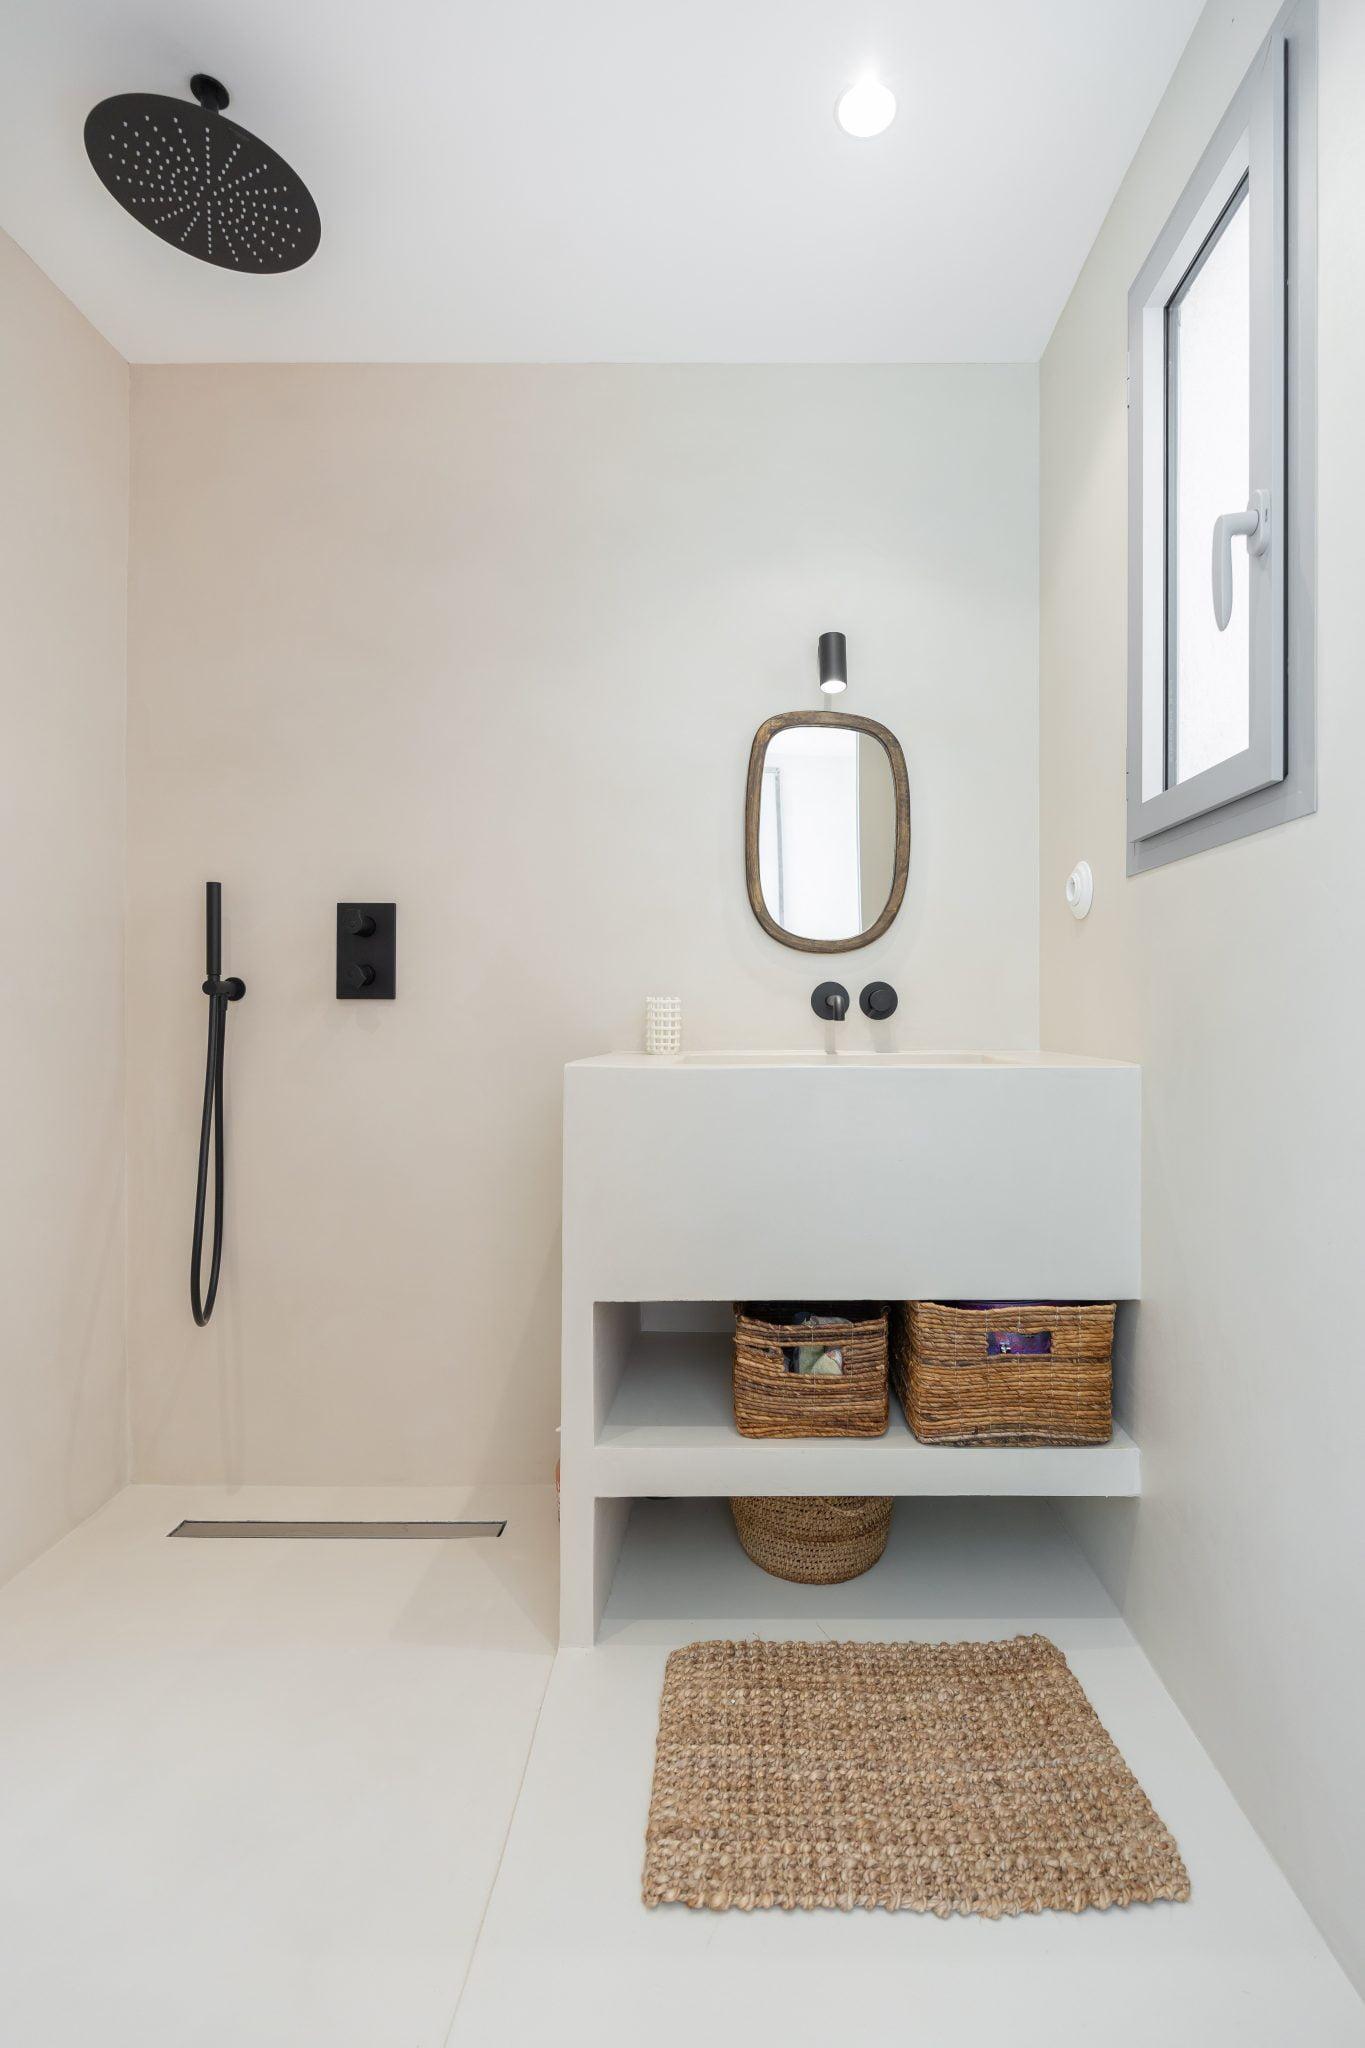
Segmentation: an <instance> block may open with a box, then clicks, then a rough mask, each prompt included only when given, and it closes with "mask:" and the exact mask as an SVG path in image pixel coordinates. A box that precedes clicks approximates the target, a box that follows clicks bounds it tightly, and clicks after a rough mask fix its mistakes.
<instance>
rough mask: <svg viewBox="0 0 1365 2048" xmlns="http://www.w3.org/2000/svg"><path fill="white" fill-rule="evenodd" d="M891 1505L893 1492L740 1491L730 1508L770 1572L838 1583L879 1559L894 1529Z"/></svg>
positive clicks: (745, 1542) (756, 1556) (744, 1539)
mask: <svg viewBox="0 0 1365 2048" xmlns="http://www.w3.org/2000/svg"><path fill="white" fill-rule="evenodd" d="M892 1505H893V1497H892V1496H891V1495H889V1494H887V1495H881V1494H870V1495H864V1494H851V1495H846V1494H813V1495H810V1496H797V1497H796V1498H793V1499H788V1498H783V1497H782V1496H779V1495H771V1494H736V1495H734V1496H733V1497H732V1499H731V1501H730V1512H731V1514H732V1515H733V1516H734V1518H735V1528H736V1529H737V1531H738V1532H739V1540H740V1542H741V1543H742V1544H743V1545H744V1548H745V1549H746V1550H747V1551H748V1553H749V1555H750V1557H751V1558H752V1559H753V1561H754V1563H755V1564H756V1565H761V1566H762V1568H763V1570H764V1571H765V1572H771V1573H772V1575H773V1577H774V1578H775V1579H795V1580H796V1581H798V1583H800V1584H801V1585H805V1586H834V1585H838V1584H839V1582H840V1581H841V1580H843V1579H856V1578H857V1577H858V1576H859V1574H860V1573H861V1572H865V1571H867V1570H869V1569H870V1567H871V1566H872V1565H874V1564H875V1563H876V1562H877V1559H878V1558H879V1557H880V1556H881V1554H882V1552H883V1551H884V1550H885V1548H886V1539H887V1536H888V1535H889V1534H890V1531H891V1509H892Z"/></svg>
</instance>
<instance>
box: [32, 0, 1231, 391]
mask: <svg viewBox="0 0 1365 2048" xmlns="http://www.w3.org/2000/svg"><path fill="white" fill-rule="evenodd" d="M1200 5H1201V0H932V4H931V0H4V4H3V5H2V6H0V226H3V227H4V228H5V229H7V230H8V231H9V233H10V234H12V235H13V236H14V237H15V239H16V240H17V241H18V242H19V243H20V244H21V246H22V247H23V248H24V249H26V250H27V251H28V253H29V254H30V255H31V256H32V257H33V258H34V259H35V260H36V261H37V263H38V264H39V265H40V266H41V267H42V268H43V269H44V270H45V271H46V272H47V273H48V275H49V276H50V277H52V278H53V279H54V280H55V281H56V283H57V284H58V285H59V286H60V287H61V289H62V290H63V291H64V292H66V293H67V294H68V295H69V296H70V297H71V298H72V299H74V301H75V302H76V304H77V305H78V306H79V307H80V308H81V309H82V311H83V312H85V313H86V314H87V315H88V316H89V317H90V319H91V320H93V321H94V323H95V325H96V326H97V327H99V328H100V329H101V330H102V331H103V333H105V334H106V335H107V336H108V337H109V339H110V340H111V341H112V342H113V343H114V344H115V346H116V347H117V348H119V349H120V350H121V351H122V352H123V354H124V355H125V356H127V357H128V358H129V359H130V360H132V361H135V362H168V361H176V362H199V361H233V360H237V361H289V360H304V361H319V360H332V361H337V360H343V361H479V362H493V361H511V362H521V361H537V362H546V361H550V362H581V361H645V362H649V361H668V362H683V361H696V362H905V361H947V360H965V361H976V360H988V361H991V360H993V361H1009V360H1028V359H1032V358H1033V357H1036V356H1037V355H1039V354H1040V353H1041V351H1042V349H1043V347H1044V345H1045V343H1046V341H1047V338H1048V335H1049V333H1050V331H1051V329H1052V326H1053V323H1054V321H1055V320H1056V317H1057V315H1058V313H1059V312H1060V310H1061V307H1062V305H1063V304H1064V302H1065V300H1066V296H1067V293H1068V292H1069V291H1070V289H1071V286H1072V284H1073V283H1074V281H1075V278H1076V274H1077V271H1078V270H1079V268H1080V265H1081V262H1082V261H1083V259H1084V257H1085V254H1086V251H1087V250H1088V248H1089V247H1090V244H1091V242H1092V241H1093V239H1094V236H1095V234H1096V231H1097V230H1098V228H1099V225H1100V222H1101V220H1102V219H1103V217H1104V214H1105V211H1106V209H1107V208H1108V206H1109V203H1110V201H1111V199H1112V198H1113V196H1114V193H1115V191H1116V189H1117V187H1118V184H1119V180H1120V178H1121V177H1122V175H1123V172H1124V170H1125V169H1126V167H1127V165H1128V163H1129V161H1130V159H1131V157H1132V155H1133V152H1134V150H1135V149H1136V147H1137V144H1138V142H1139V140H1140V138H1141V136H1142V133H1143V130H1144V129H1145V127H1146V125H1147V122H1148V121H1149V119H1150V118H1151V115H1152V112H1153V109H1154V108H1155V106H1156V104H1157V101H1158V100H1159V99H1160V97H1161V94H1162V92H1163V91H1164V89H1165V86H1166V84H1167V81H1168V80H1169V78H1170V75H1171V72H1172V70H1173V68H1174V65H1175V62H1176V59H1177V57H1178V56H1179V54H1180V51H1181V49H1182V48H1183V47H1184V43H1185V40H1186V38H1187V36H1188V34H1189V32H1190V29H1191V28H1192V26H1193V24H1194V21H1195V18H1196V16H1197V15H1198V13H1199V9H1200ZM867 69H874V70H875V71H877V72H878V73H879V74H880V75H881V76H882V77H883V78H884V79H885V80H886V82H887V83H888V84H890V85H891V86H892V87H893V88H894V90H895V92H896V93H897V95H898V97H899V100H900V113H899V116H898V118H897V120H896V123H895V125H894V126H893V127H892V128H891V129H890V130H889V132H888V133H887V134H886V135H884V136H882V137H880V138H879V139H878V140H877V141H874V142H854V141H851V140H850V139H849V138H848V137H846V136H844V135H842V134H841V133H840V131H839V130H838V129H837V128H836V126H835V123H834V118H833V106H834V100H835V97H836V95H837V93H838V92H839V91H840V89H841V88H842V87H843V85H844V84H845V83H847V82H848V80H849V79H850V78H852V77H854V76H856V75H858V74H860V73H862V72H863V71H864V70H867ZM196 70H205V71H209V72H212V73H214V74H215V75H216V76H218V77H219V78H221V79H222V80H223V81H224V83H225V84H226V85H227V86H228V88H229V90H230V92H231V94H232V102H233V103H232V108H231V113H232V117H233V118H234V119H236V120H238V121H239V122H240V123H241V125H242V126H243V127H245V128H249V129H251V130H252V131H253V132H254V133H256V134H258V135H259V136H260V137H261V138H262V140H264V141H265V142H268V143H269V144H270V145H271V147H272V148H274V149H277V150H279V151H280V153H281V154H282V155H283V156H285V157H287V158H288V159H289V161H290V162H291V163H292V164H293V165H294V167H295V168H296V169H297V170H298V171H299V172H301V174H302V175H303V177H304V178H305V179H306V181H307V182H308V184H309V185H310V186H311V188H312V191H313V194H314V196H315V198H316V199H317V202H318V205H319V208H320V210H321V213H322V246H321V248H320V249H319V251H318V254H317V255H316V256H315V257H314V259H313V261H312V262H311V263H310V264H308V265H307V266H306V267H305V268H304V269H302V270H299V271H296V272H294V273H292V274H290V275H287V276H283V277H244V276H241V275H236V274H231V273H228V272H225V271H220V270H215V269H212V268H210V267H209V266H207V265H205V264H201V263H198V262H195V261H194V260H193V258H189V257H186V256H185V255H184V254H183V253H181V252H179V251H176V250H174V249H172V248H169V247H167V246H166V245H164V244H163V243H161V242H159V241H157V240H156V238H155V237H154V236H152V235H149V234H148V233H147V232H146V230H145V229H143V228H141V227H140V226H139V225H138V224H137V223H136V222H135V221H134V220H132V219H131V218H130V217H129V216H128V215H127V214H125V213H123V212H122V211H121V210H120V208H119V207H118V206H117V205H116V204H115V202H114V201H113V200H112V199H111V198H110V197H109V195H108V194H107V193H106V192H105V191H104V189H103V188H102V187H101V186H100V184H99V183H98V181H97V180H96V178H95V175H94V172H93V171H92V170H91V168H90V166H89V164H88V163H87V161H86V158H85V153H84V150H83V147H82V143H81V128H82V124H83V122H84V119H85V116H86V114H87V112H88V111H89V109H90V107H91V106H92V105H93V104H94V102H95V101H96V100H99V99H102V98H104V97H105V96H106V95H108V94H110V93H115V92H133V91H145V92H163V93H170V94H179V95H182V96H184V97H188V86H187V81H188V79H189V75H190V73H191V72H193V71H196Z"/></svg>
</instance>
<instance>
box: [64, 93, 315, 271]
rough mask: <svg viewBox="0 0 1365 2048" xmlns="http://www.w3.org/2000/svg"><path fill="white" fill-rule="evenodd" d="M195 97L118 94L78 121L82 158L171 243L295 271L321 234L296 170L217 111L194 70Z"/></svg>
mask: <svg viewBox="0 0 1365 2048" xmlns="http://www.w3.org/2000/svg"><path fill="white" fill-rule="evenodd" d="M190 90H191V92H192V93H193V94H194V96H195V98H196V99H197V100H198V102H199V104H198V106H197V107H192V106H191V105H190V104H189V102H188V101H187V100H173V99H168V98H167V97H166V95H165V94H164V93H159V92H122V93H117V94H115V96H114V98H113V99H109V100H101V101H100V103H99V105H98V106H97V107H94V108H92V109H91V111H90V113H89V115H88V116H87V118H86V123H85V149H86V154H87V156H88V157H89V158H90V161H91V163H92V164H93V165H94V167H95V170H96V171H97V172H98V174H99V177H100V180H101V182H102V183H103V184H104V185H105V186H106V188H107V189H108V190H109V191H110V192H112V193H113V195H114V197H115V199H117V201H118V203H119V205H120V206H122V207H124V208H126V209H127V211H128V212H129V213H131V214H132V216H133V218H134V220H140V221H141V222H142V225H143V227H145V228H150V229H151V231H152V233H153V234H154V235H159V236H160V237H161V240H162V241H163V242H169V243H170V245H171V247H172V248H173V249H183V250H184V251H185V252H186V254H187V255H190V256H197V257H198V258H199V259H200V261H201V262H202V263H216V264H219V265H220V266H221V267H222V269H224V270H255V271H271V270H297V269H298V267H299V265H300V264H301V263H306V262H307V261H308V258H309V257H310V256H311V255H312V253H313V251H314V250H315V249H316V248H317V245H318V242H319V240H320V238H321V235H322V222H321V221H320V220H319V218H318V210H317V207H316V206H315V205H314V204H313V196H312V194H311V193H310V192H309V190H308V187H307V186H306V185H305V184H304V182H303V180H302V178H301V177H300V176H299V174H298V172H297V171H293V170H291V169H290V167H289V165H288V164H287V163H286V162H285V160H284V158H283V157H282V156H277V155H276V154H275V152H274V150H273V149H267V147H266V145H265V144H264V143H263V142H258V141H257V140H256V137H255V136H254V135H250V134H248V132H247V130H246V129H245V128H239V127H238V126H237V123H236V122H235V121H229V120H227V119H226V118H225V116H224V114H223V108H224V107H225V106H226V105H227V104H228V96H227V93H226V91H225V90H224V88H223V87H222V86H221V85H220V84H219V83H218V81H217V79H216V78H208V77H206V76H205V74H204V73H203V72H202V71H201V72H196V74H195V76H194V77H193V78H192V79H191V80H190Z"/></svg>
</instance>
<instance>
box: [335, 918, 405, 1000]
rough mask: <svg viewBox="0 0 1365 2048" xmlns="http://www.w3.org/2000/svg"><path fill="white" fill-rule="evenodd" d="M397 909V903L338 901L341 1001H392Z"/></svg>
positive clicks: (338, 995) (338, 994)
mask: <svg viewBox="0 0 1365 2048" xmlns="http://www.w3.org/2000/svg"><path fill="white" fill-rule="evenodd" d="M397 910H398V906H397V905H396V904H394V903H338V905H337V1001H338V1002H358V1003H385V1002H389V1003H391V1002H392V1001H393V996H394V982H395V959H396V955H397Z"/></svg>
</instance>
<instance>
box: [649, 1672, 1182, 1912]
mask: <svg viewBox="0 0 1365 2048" xmlns="http://www.w3.org/2000/svg"><path fill="white" fill-rule="evenodd" d="M645 1841H646V1847H645V1871H644V1900H645V1904H646V1905H647V1906H659V1905H664V1904H668V1903H674V1902H676V1903H680V1904H682V1905H685V1906H707V1907H712V1908H716V1909H720V1908H724V1907H727V1906H739V1907H743V1908H745V1909H746V1910H747V1909H749V1908H751V1907H755V1906H786V1907H793V1906H838V1907H842V1908H844V1909H845V1910H847V1909H849V1908H851V1907H854V1906H887V1907H893V1908H894V1907H902V1908H908V1909H910V1910H911V1911H914V1912H919V1913H937V1914H940V1915H942V1916H945V1917H946V1916H947V1915H948V1914H950V1913H981V1914H985V1915H986V1916H988V1917H989V1918H991V1919H997V1918H998V1917H999V1916H1000V1915H1001V1914H1005V1913H1040V1912H1043V1911H1044V1910H1046V1909H1048V1908H1052V1909H1055V1910H1057V1911H1061V1912H1067V1913H1079V1912H1081V1911H1082V1910H1083V1909H1084V1908H1085V1907H1087V1906H1127V1905H1134V1904H1137V1903H1140V1902H1146V1901H1150V1900H1153V1899H1186V1898H1188V1897H1189V1893H1190V1881H1189V1877H1188V1876H1187V1874H1186V1871H1185V1866H1184V1864H1183V1863H1182V1861H1181V1859H1180V1852H1179V1850H1178V1849H1177V1848H1176V1845H1175V1842H1174V1840H1173V1839H1172V1837H1171V1835H1170V1833H1169V1831H1168V1830H1167V1828H1166V1827H1165V1826H1164V1825H1163V1824H1162V1822H1161V1821H1160V1820H1159V1819H1158V1818H1157V1815H1156V1814H1155V1813H1154V1812H1153V1810H1152V1807H1151V1805H1150V1803H1149V1802H1148V1799H1147V1796H1146V1794H1145V1793H1144V1792H1143V1790H1142V1787H1141V1786H1140V1785H1139V1784H1138V1782H1137V1780H1136V1779H1135V1778H1134V1776H1133V1774H1132V1772H1131V1771H1130V1770H1129V1769H1128V1766H1127V1764H1125V1762H1124V1761H1123V1758H1122V1757H1121V1756H1120V1755H1119V1753H1118V1751H1117V1749H1115V1747H1114V1745H1113V1743H1112V1742H1111V1741H1110V1739H1109V1736H1108V1735H1107V1734H1106V1733H1105V1731H1104V1729H1103V1727H1101V1725H1100V1722H1099V1719H1098V1717H1097V1716H1096V1713H1095V1710H1094V1708H1093V1707H1092V1706H1091V1704H1090V1702H1089V1700H1088V1699H1087V1698H1086V1696H1085V1694H1084V1693H1083V1692H1082V1690H1081V1688H1080V1686H1079V1685H1078V1684H1077V1682H1076V1679H1075V1678H1074V1677H1073V1676H1072V1673H1071V1671H1070V1669H1069V1667H1068V1665H1067V1661H1066V1659H1065V1657H1064V1656H1063V1655H1062V1653H1061V1651H1060V1650H1059V1649H1058V1648H1057V1646H1056V1644H1055V1643H1051V1642H1049V1641H1048V1640H1047V1638H1046V1637H1045V1636H1015V1637H1014V1638H1013V1639H1012V1640H1011V1641H1009V1642H997V1643H763V1642H753V1641H750V1642H715V1643H691V1644H689V1645H688V1647H687V1648H686V1649H683V1650H675V1651H674V1652H673V1653H672V1655H671V1656H670V1658H669V1660H668V1669H667V1672H666V1674H665V1677H664V1689H663V1699H662V1701H661V1704H660V1710H659V1737H658V1747H657V1751H656V1754H655V1761H654V1790H653V1795H652V1797H651V1800H650V1807H649V1827H648V1831H647V1833H646V1838H645Z"/></svg>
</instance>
